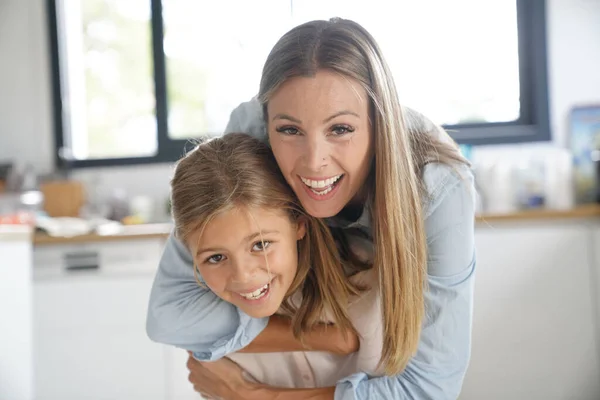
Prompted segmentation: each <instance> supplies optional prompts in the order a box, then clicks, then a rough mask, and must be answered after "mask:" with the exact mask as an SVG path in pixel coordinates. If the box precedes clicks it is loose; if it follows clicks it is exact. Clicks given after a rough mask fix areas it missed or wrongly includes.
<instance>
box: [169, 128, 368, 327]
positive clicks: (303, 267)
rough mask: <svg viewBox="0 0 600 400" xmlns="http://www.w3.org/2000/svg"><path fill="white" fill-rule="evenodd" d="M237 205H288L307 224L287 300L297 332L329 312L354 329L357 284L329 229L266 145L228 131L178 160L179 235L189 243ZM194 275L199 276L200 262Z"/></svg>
mask: <svg viewBox="0 0 600 400" xmlns="http://www.w3.org/2000/svg"><path fill="white" fill-rule="evenodd" d="M236 207H261V208H265V209H270V210H285V211H286V212H287V213H288V215H289V217H290V220H291V221H292V222H293V223H296V224H298V223H304V224H306V235H305V237H304V239H302V240H300V241H299V243H298V270H297V273H296V276H295V278H294V280H293V282H292V284H291V286H290V289H289V290H288V292H287V294H286V299H285V300H286V301H285V302H284V304H283V306H284V308H285V309H287V311H288V313H290V314H292V315H293V318H292V327H293V331H294V334H295V335H296V337H299V338H300V337H301V333H302V332H306V331H307V330H308V329H310V328H311V327H312V326H313V325H314V324H315V323H317V322H319V321H320V320H321V319H322V318H323V317H324V316H325V313H324V312H325V311H328V312H331V313H332V316H333V318H334V320H335V322H336V323H337V324H339V325H340V327H341V328H342V329H344V330H346V331H353V330H354V329H353V327H352V324H351V323H350V320H349V318H348V315H347V312H346V310H347V308H348V298H349V296H351V295H353V294H356V293H358V289H357V288H356V287H354V286H353V285H351V284H350V283H348V282H347V280H346V279H345V276H344V273H343V269H342V264H341V261H340V259H339V256H338V252H337V250H336V244H335V242H334V239H333V236H332V235H331V233H330V231H329V228H328V227H327V225H325V223H324V222H323V221H321V220H320V219H319V218H314V217H311V216H310V215H306V214H305V213H304V211H303V209H302V207H301V205H300V202H299V201H298V199H297V198H296V195H295V194H294V192H293V191H292V190H291V189H290V187H289V186H288V185H287V183H286V181H285V179H284V178H283V176H282V174H281V172H280V171H279V167H278V166H277V162H276V161H275V158H274V157H273V153H272V152H271V150H270V149H269V147H268V146H267V145H265V144H263V143H261V142H260V141H258V140H257V139H254V138H252V137H250V136H248V135H246V134H241V133H230V134H227V135H225V136H223V137H221V138H215V139H212V140H209V141H207V142H205V143H202V144H200V145H198V146H197V147H196V148H195V149H193V150H192V151H190V152H189V153H188V154H187V155H186V156H185V157H184V158H182V159H181V160H180V161H179V162H178V164H177V167H176V169H175V174H174V177H173V179H172V180H171V208H172V215H173V219H174V221H175V232H176V235H177V237H178V238H179V239H180V240H181V241H182V242H184V243H187V242H188V240H189V238H190V235H192V234H193V233H194V232H197V231H198V230H199V231H200V232H202V231H203V229H204V227H205V226H206V225H207V224H208V223H209V222H210V221H211V219H212V218H213V217H214V216H215V215H217V214H219V213H222V212H226V211H228V210H231V209H233V208H236ZM194 274H195V275H196V277H197V268H196V267H194ZM197 279H198V278H197ZM297 290H301V293H302V302H301V304H300V305H299V306H297V305H295V304H292V303H291V302H290V301H289V300H290V298H289V296H290V295H292V294H293V293H295V292H296V291H297Z"/></svg>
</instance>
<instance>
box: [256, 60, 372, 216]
mask: <svg viewBox="0 0 600 400" xmlns="http://www.w3.org/2000/svg"><path fill="white" fill-rule="evenodd" d="M267 114H268V132H269V141H270V143H271V148H272V149H273V154H274V155H275V158H276V159H277V163H278V164H279V168H280V169H281V171H282V173H283V175H284V176H285V179H286V180H287V182H288V183H289V185H290V186H291V187H292V189H293V190H294V192H295V193H296V195H297V196H298V198H299V199H300V201H301V202H302V206H303V207H304V208H305V210H306V211H307V212H308V213H309V214H310V215H312V216H315V217H319V218H325V217H332V216H334V215H336V214H337V213H339V212H340V211H341V210H342V209H343V208H344V207H345V206H346V205H347V204H348V203H350V202H361V199H360V194H361V189H362V188H363V187H364V184H365V180H366V178H367V175H368V174H369V169H370V166H371V161H372V159H373V138H372V132H371V126H370V123H369V98H368V96H367V93H366V91H365V90H364V89H363V88H362V86H361V85H360V84H359V83H358V82H357V81H355V80H352V79H350V78H347V77H345V76H342V75H340V74H337V73H335V72H332V71H329V70H320V71H318V72H317V73H316V75H315V76H314V77H310V78H307V77H295V78H291V79H289V80H288V81H286V82H285V83H284V84H282V85H281V87H279V88H278V89H277V91H275V93H274V94H273V96H272V97H271V99H270V100H269V103H268V104H267Z"/></svg>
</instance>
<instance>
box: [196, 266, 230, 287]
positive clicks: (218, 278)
mask: <svg viewBox="0 0 600 400" xmlns="http://www.w3.org/2000/svg"><path fill="white" fill-rule="evenodd" d="M199 272H200V275H202V280H204V283H206V285H207V286H208V287H209V289H210V290H212V291H213V292H215V293H220V292H222V291H223V290H225V286H226V283H227V277H226V276H225V274H224V273H223V272H219V271H215V270H211V269H209V268H199Z"/></svg>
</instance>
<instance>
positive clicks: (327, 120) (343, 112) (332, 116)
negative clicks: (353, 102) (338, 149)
mask: <svg viewBox="0 0 600 400" xmlns="http://www.w3.org/2000/svg"><path fill="white" fill-rule="evenodd" d="M341 115H354V116H355V117H357V118H360V115H358V114H357V113H355V112H354V111H350V110H342V111H338V112H336V113H335V114H332V115H331V116H329V117H327V118H325V119H324V120H323V123H324V124H325V123H327V122H329V121H331V120H332V119H334V118H336V117H339V116H341Z"/></svg>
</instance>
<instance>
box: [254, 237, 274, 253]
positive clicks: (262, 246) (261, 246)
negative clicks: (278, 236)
mask: <svg viewBox="0 0 600 400" xmlns="http://www.w3.org/2000/svg"><path fill="white" fill-rule="evenodd" d="M270 245H271V242H269V241H268V240H265V241H261V242H256V243H254V246H252V251H265V250H266V249H267V247H269V246H270Z"/></svg>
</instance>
